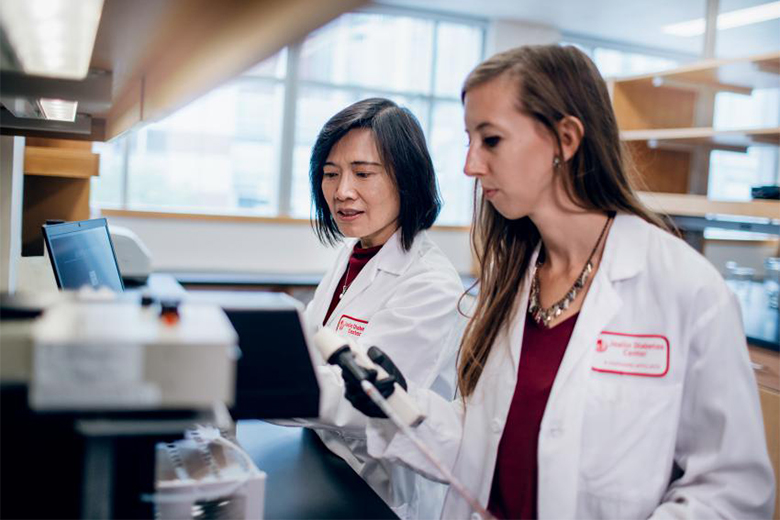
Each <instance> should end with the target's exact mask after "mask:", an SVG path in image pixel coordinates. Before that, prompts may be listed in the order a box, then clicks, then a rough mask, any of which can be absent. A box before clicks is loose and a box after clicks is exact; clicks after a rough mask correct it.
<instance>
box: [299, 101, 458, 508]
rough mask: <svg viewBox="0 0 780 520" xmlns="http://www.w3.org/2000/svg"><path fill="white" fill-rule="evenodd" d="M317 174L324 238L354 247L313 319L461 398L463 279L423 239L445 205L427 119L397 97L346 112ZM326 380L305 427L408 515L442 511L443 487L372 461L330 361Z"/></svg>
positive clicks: (324, 147)
mask: <svg viewBox="0 0 780 520" xmlns="http://www.w3.org/2000/svg"><path fill="white" fill-rule="evenodd" d="M310 178H311V190H312V198H313V200H314V214H315V219H314V229H315V231H316V233H317V236H318V237H319V238H320V240H321V241H322V242H323V243H325V244H330V245H334V244H336V243H338V242H340V241H342V240H343V239H344V238H346V244H345V245H344V247H343V248H342V250H341V253H340V254H339V256H338V258H337V260H336V262H335V263H334V264H333V266H332V267H331V269H330V270H329V271H328V272H327V273H326V274H325V277H324V278H323V280H322V282H321V283H320V285H319V286H318V287H317V290H316V292H315V294H314V299H313V301H312V302H311V303H310V304H309V305H308V307H307V309H306V320H307V323H308V324H309V325H310V326H316V327H318V328H319V327H329V328H331V329H334V330H336V331H337V332H338V333H339V334H343V335H344V336H346V337H349V338H352V339H354V340H355V341H356V342H357V343H358V344H359V345H360V346H362V347H363V348H364V349H368V348H369V347H371V346H380V347H381V348H382V349H383V350H384V351H385V352H388V353H390V355H392V356H393V358H394V359H395V360H396V362H397V364H398V366H399V367H401V369H402V370H403V371H404V374H405V376H406V379H407V380H408V381H410V382H413V383H414V384H415V385H419V386H421V387H424V388H428V389H430V390H432V391H434V392H437V393H439V394H440V395H442V396H444V397H446V398H447V399H451V398H452V397H453V396H454V395H455V377H454V376H455V364H454V362H455V356H456V349H455V348H453V347H452V341H449V342H448V341H447V338H448V336H449V335H450V334H452V333H453V330H457V329H458V327H457V323H458V314H457V302H458V299H459V297H460V295H461V294H462V292H463V284H462V282H461V280H460V277H459V276H458V273H457V272H456V271H455V268H454V267H453V266H452V264H451V263H450V261H449V260H448V259H447V258H446V257H445V256H444V254H443V253H442V252H441V250H439V248H438V247H437V246H436V245H435V244H434V243H433V242H432V241H431V239H430V238H428V236H427V234H426V232H425V230H426V229H428V228H430V227H431V226H432V225H433V223H434V221H435V220H436V216H437V215H438V213H439V208H440V206H441V203H440V200H439V194H438V189H437V184H436V176H435V174H434V170H433V163H432V161H431V157H430V155H429V154H428V149H427V147H426V144H425V136H424V134H423V131H422V128H421V127H420V124H419V123H418V122H417V119H416V118H415V117H414V116H413V115H412V113H411V112H410V111H409V110H407V109H405V108H401V107H399V106H398V105H396V104H395V103H393V102H392V101H389V100H387V99H378V98H374V99H366V100H363V101H360V102H358V103H355V104H353V105H351V106H349V107H347V108H345V109H344V110H342V111H341V112H339V113H338V114H336V115H334V116H333V117H332V118H331V119H330V120H329V121H328V122H327V123H326V124H325V126H324V127H323V128H322V130H321V131H320V134H319V136H318V137H317V141H316V143H315V145H314V148H313V150H312V156H311V165H310ZM448 346H449V348H445V347H448ZM318 375H319V380H320V387H321V398H320V419H319V420H318V421H317V422H309V423H308V424H307V425H308V426H312V427H315V428H316V429H317V431H318V434H319V435H320V437H321V438H322V439H323V441H324V442H325V444H326V445H327V446H328V447H329V448H330V449H331V450H332V451H334V452H335V453H336V454H338V455H339V456H341V457H342V458H344V459H345V460H346V461H347V462H348V463H349V464H350V465H351V466H352V468H353V469H355V471H357V472H358V473H359V474H360V475H361V476H362V477H363V478H364V479H366V481H367V482H368V483H369V484H370V485H371V486H372V488H373V489H374V490H375V491H376V492H377V493H378V494H379V495H380V496H381V497H382V498H383V499H384V500H385V502H387V503H388V505H390V506H391V507H392V508H393V510H394V511H395V512H396V514H398V515H399V516H400V517H402V518H405V517H408V518H420V517H431V516H435V515H438V513H439V511H440V508H441V503H442V500H443V498H444V491H445V488H444V486H442V485H440V484H437V483H434V482H430V481H428V482H426V481H424V479H421V478H419V477H417V475H415V474H414V473H413V472H411V471H409V470H407V469H406V468H403V467H400V466H396V465H394V464H390V463H388V462H384V461H376V460H372V459H370V458H368V457H367V456H366V448H365V426H366V418H365V416H364V415H363V414H361V413H360V412H358V411H357V410H355V408H354V407H353V406H352V405H351V404H350V403H349V402H347V401H346V400H345V399H344V396H343V383H342V380H341V376H340V372H339V371H338V369H335V368H333V367H332V366H321V367H319V368H318ZM437 497H438V498H437Z"/></svg>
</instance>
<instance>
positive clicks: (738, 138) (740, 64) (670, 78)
mask: <svg viewBox="0 0 780 520" xmlns="http://www.w3.org/2000/svg"><path fill="white" fill-rule="evenodd" d="M609 87H610V94H611V95H612V102H613V105H614V108H615V113H616V116H617V120H618V125H619V127H620V130H621V139H622V141H623V142H624V143H625V144H626V145H627V148H628V149H629V151H630V153H631V156H632V158H633V160H634V162H635V164H636V167H637V170H638V171H639V172H640V173H641V176H642V181H643V184H644V185H645V186H644V188H645V189H646V190H647V191H648V192H652V193H645V194H643V199H644V200H645V202H646V203H647V204H648V205H649V206H650V207H651V208H653V209H655V210H657V211H659V212H663V213H666V214H669V215H672V216H686V217H707V216H711V215H717V214H725V215H731V216H732V217H733V216H745V217H751V218H765V219H769V220H780V201H764V200H761V201H751V202H741V203H736V202H720V201H712V200H709V199H707V198H706V191H705V189H703V188H702V187H706V185H707V182H706V180H707V175H708V169H709V160H708V155H706V153H707V152H709V151H711V150H729V151H735V152H746V151H747V149H748V147H751V146H774V147H778V146H780V127H771V128H737V129H714V128H711V127H705V126H701V124H697V123H698V122H699V121H701V120H702V117H701V116H702V112H703V111H709V112H710V114H711V111H712V103H713V99H714V97H713V96H714V94H715V93H717V92H736V93H740V94H746V95H748V94H750V93H751V92H752V91H753V89H756V88H780V52H774V53H770V54H762V55H759V56H752V57H748V58H736V59H727V60H708V61H704V62H701V63H697V64H693V65H688V66H685V67H680V68H677V69H673V70H668V71H664V72H659V73H654V74H644V75H641V76H633V77H628V78H621V79H616V80H612V81H610V83H609ZM705 119H706V118H705ZM697 154H698V155H697ZM702 154H705V155H704V157H705V160H704V161H702V160H701V157H702Z"/></svg>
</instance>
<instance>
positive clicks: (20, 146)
mask: <svg viewBox="0 0 780 520" xmlns="http://www.w3.org/2000/svg"><path fill="white" fill-rule="evenodd" d="M23 183H24V138H23V137H10V136H3V137H0V292H14V290H15V289H16V279H17V267H18V263H19V258H20V257H21V254H22V238H21V237H22V185H23Z"/></svg>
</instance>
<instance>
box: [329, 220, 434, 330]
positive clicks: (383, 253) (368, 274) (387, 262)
mask: <svg viewBox="0 0 780 520" xmlns="http://www.w3.org/2000/svg"><path fill="white" fill-rule="evenodd" d="M424 233H425V232H424V231H423V232H421V233H419V234H418V235H417V236H416V237H415V239H414V242H413V243H412V248H411V250H410V251H409V252H406V251H404V249H403V245H402V243H401V230H400V229H398V230H396V232H395V233H393V235H392V236H391V237H390V238H389V239H388V240H387V242H385V244H384V246H382V248H381V249H380V250H379V252H377V254H376V256H374V258H372V259H371V260H369V262H368V263H367V264H366V265H365V267H363V270H361V271H360V274H358V276H357V278H355V281H354V282H352V285H351V286H350V287H349V288H348V289H347V292H346V294H345V295H344V298H343V299H342V300H341V301H340V302H339V304H338V305H337V306H336V308H335V309H334V310H333V315H336V314H338V312H339V311H340V310H341V309H343V308H344V307H346V306H347V305H349V304H350V303H351V302H352V301H353V300H355V298H357V297H358V296H360V294H361V293H363V292H364V291H365V290H366V289H367V288H368V287H369V286H370V285H371V283H372V282H373V281H374V279H375V278H376V276H377V273H378V272H379V271H384V272H387V273H390V274H394V275H396V276H399V275H401V274H402V273H403V272H405V271H406V269H408V268H409V265H410V264H411V263H412V261H413V260H414V259H415V258H416V257H417V256H418V255H419V250H420V247H421V246H420V244H421V243H422V242H423V241H424V240H425V237H426V235H425V234H424ZM355 244H357V240H356V239H351V240H350V241H348V242H347V243H346V247H345V250H346V251H345V255H344V256H343V257H342V258H340V259H339V260H340V261H339V264H340V269H339V270H338V271H337V272H336V273H335V274H334V278H335V280H336V281H338V280H339V279H340V277H341V274H339V273H343V272H344V269H346V265H347V262H348V261H349V257H350V256H351V255H352V251H353V249H354V247H355ZM334 283H335V282H334ZM333 290H335V286H334V287H333V288H332V290H331V291H330V293H331V294H333Z"/></svg>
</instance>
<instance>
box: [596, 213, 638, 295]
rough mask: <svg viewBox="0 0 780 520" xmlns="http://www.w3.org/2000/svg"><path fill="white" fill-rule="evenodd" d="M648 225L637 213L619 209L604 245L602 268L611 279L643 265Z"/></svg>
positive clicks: (632, 272) (622, 277) (629, 274)
mask: <svg viewBox="0 0 780 520" xmlns="http://www.w3.org/2000/svg"><path fill="white" fill-rule="evenodd" d="M650 229H651V228H650V226H648V225H647V223H646V222H645V221H644V220H643V219H642V218H641V217H637V216H636V215H629V214H626V213H618V214H617V215H616V216H615V221H614V222H613V223H612V229H610V231H609V235H608V236H607V243H606V244H605V245H604V254H603V255H602V260H601V268H600V269H602V270H604V271H605V272H606V274H607V276H608V278H609V280H610V281H613V282H615V281H618V280H625V279H627V278H632V277H634V276H636V275H637V274H639V273H641V272H642V271H643V270H644V268H645V263H646V259H647V247H648V241H649V238H650Z"/></svg>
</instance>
